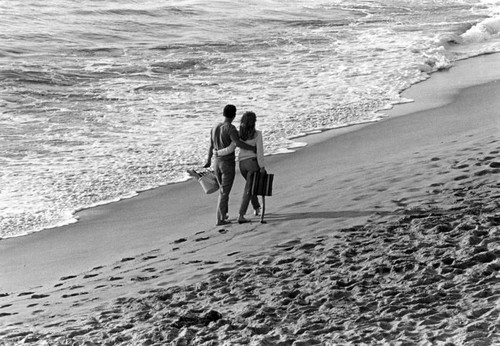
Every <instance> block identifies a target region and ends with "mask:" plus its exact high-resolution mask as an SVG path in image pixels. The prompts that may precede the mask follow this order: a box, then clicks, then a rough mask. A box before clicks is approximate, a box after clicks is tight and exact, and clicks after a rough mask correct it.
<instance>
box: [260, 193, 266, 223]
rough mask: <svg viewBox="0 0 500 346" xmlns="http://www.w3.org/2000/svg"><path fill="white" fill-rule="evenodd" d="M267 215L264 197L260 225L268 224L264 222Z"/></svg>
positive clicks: (264, 198)
mask: <svg viewBox="0 0 500 346" xmlns="http://www.w3.org/2000/svg"><path fill="white" fill-rule="evenodd" d="M265 213H266V197H265V196H262V213H261V214H260V223H266V222H265V221H264V214H265Z"/></svg>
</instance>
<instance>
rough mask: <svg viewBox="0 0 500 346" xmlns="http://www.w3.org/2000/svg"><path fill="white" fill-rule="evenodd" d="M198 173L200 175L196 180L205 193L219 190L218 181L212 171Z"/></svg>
mask: <svg viewBox="0 0 500 346" xmlns="http://www.w3.org/2000/svg"><path fill="white" fill-rule="evenodd" d="M198 174H199V175H200V177H199V178H198V182H199V183H200V185H201V187H202V188H203V191H205V193H206V194H207V195H208V194H211V193H214V192H215V191H217V190H219V181H218V180H217V177H216V176H215V173H214V172H211V171H206V172H201V173H198Z"/></svg>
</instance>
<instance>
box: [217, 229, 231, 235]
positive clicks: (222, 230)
mask: <svg viewBox="0 0 500 346" xmlns="http://www.w3.org/2000/svg"><path fill="white" fill-rule="evenodd" d="M227 232H229V230H227V229H220V230H219V233H220V234H226V233H227Z"/></svg>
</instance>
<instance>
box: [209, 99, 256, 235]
mask: <svg viewBox="0 0 500 346" xmlns="http://www.w3.org/2000/svg"><path fill="white" fill-rule="evenodd" d="M223 115H224V122H223V123H220V124H217V125H216V126H215V127H214V128H213V129H212V131H211V133H210V134H211V135H210V148H209V150H208V158H207V163H206V164H205V166H204V167H205V168H209V167H210V166H211V163H212V156H213V155H214V149H215V150H220V149H224V148H227V147H229V146H233V147H235V146H237V147H240V148H243V149H247V150H253V151H255V147H254V146H251V145H248V144H246V143H243V142H242V141H240V139H239V136H238V131H237V130H236V127H234V125H233V124H232V123H233V120H234V118H235V117H236V107H235V106H234V105H226V106H225V107H224V111H223ZM235 160H236V156H235V154H234V150H233V151H232V152H231V153H230V154H226V155H224V156H218V155H215V165H214V166H215V167H214V171H215V175H216V176H217V179H218V180H219V185H220V188H219V200H218V202H217V226H221V225H227V224H229V223H231V222H230V221H228V220H227V218H228V216H227V213H228V209H229V193H230V192H231V188H232V187H233V182H234V176H235V173H236V162H235Z"/></svg>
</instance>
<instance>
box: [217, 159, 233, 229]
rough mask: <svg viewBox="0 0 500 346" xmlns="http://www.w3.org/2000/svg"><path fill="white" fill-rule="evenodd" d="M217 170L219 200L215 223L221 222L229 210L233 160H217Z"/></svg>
mask: <svg viewBox="0 0 500 346" xmlns="http://www.w3.org/2000/svg"><path fill="white" fill-rule="evenodd" d="M217 171H218V174H217V175H218V177H219V182H220V189H219V201H218V203H217V224H223V223H224V221H225V219H226V218H225V216H226V214H227V213H228V210H229V194H230V193H231V188H232V187H233V182H234V176H235V171H236V167H235V162H234V161H218V162H217Z"/></svg>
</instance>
